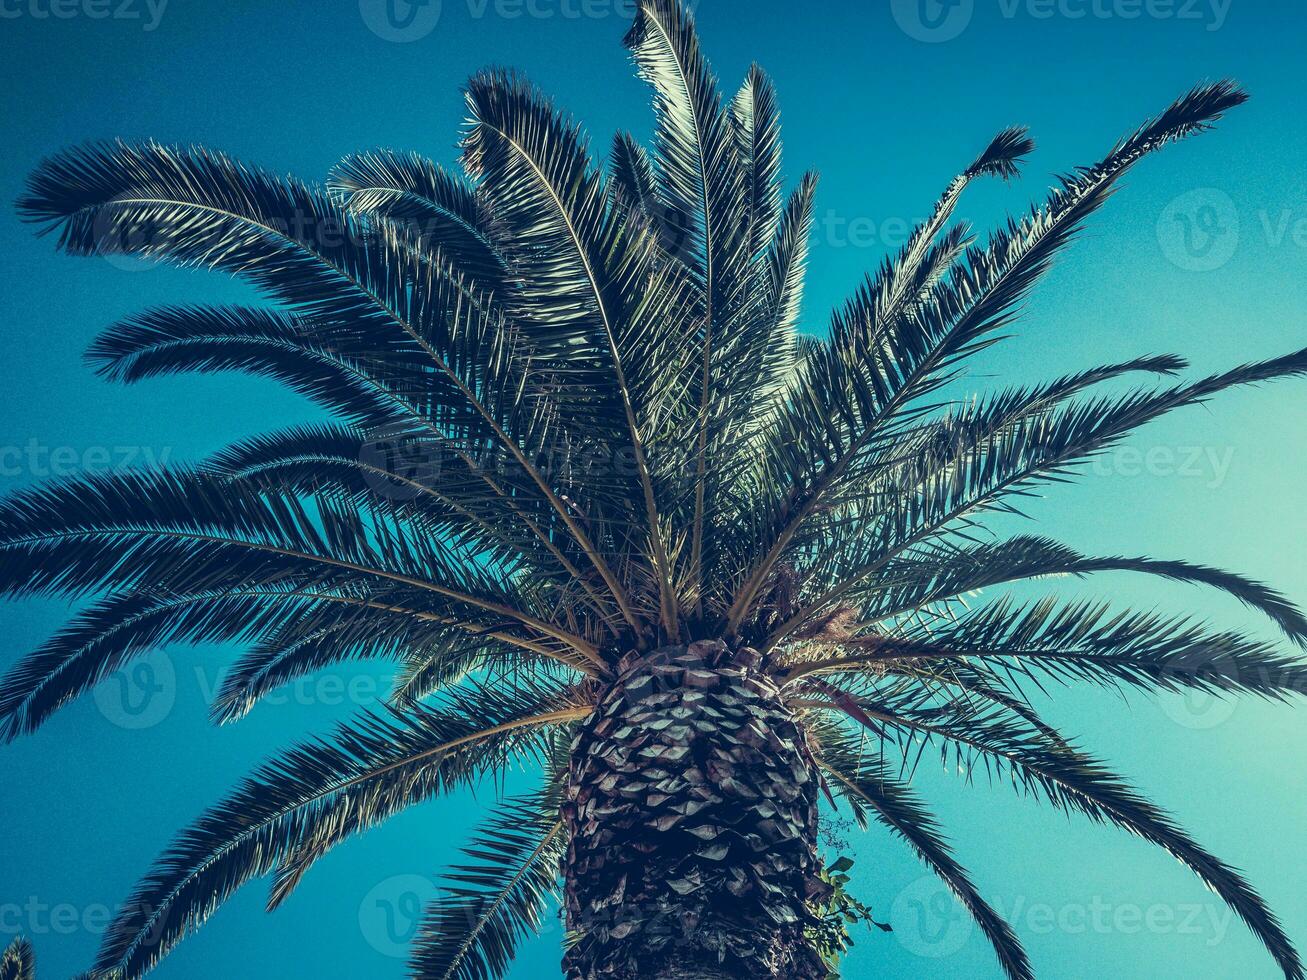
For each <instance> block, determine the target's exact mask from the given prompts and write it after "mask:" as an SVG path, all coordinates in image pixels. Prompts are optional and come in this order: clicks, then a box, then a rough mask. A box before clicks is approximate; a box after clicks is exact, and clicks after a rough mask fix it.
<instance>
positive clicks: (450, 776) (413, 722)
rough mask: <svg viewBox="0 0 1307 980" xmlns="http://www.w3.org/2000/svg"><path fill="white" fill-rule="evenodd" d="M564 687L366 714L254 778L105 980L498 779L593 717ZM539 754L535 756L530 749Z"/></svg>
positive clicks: (152, 903) (488, 693) (193, 847)
mask: <svg viewBox="0 0 1307 980" xmlns="http://www.w3.org/2000/svg"><path fill="white" fill-rule="evenodd" d="M588 710H589V709H588V708H587V707H585V706H584V703H583V702H582V701H580V700H578V694H577V692H575V691H573V690H569V689H567V688H559V687H552V688H551V687H535V686H519V687H518V688H516V689H506V688H503V687H495V688H486V687H471V688H463V689H459V690H458V691H455V692H450V693H449V694H447V695H445V696H444V697H443V700H442V703H438V704H435V705H411V706H409V707H408V708H407V709H405V710H403V711H400V710H393V711H390V712H388V713H385V714H368V715H363V716H361V717H359V718H358V719H357V720H355V721H354V722H352V723H348V724H346V725H343V726H341V727H340V728H339V729H338V730H337V732H336V734H335V736H334V737H333V738H332V739H330V740H319V741H314V742H308V743H305V744H304V745H302V746H300V747H298V748H295V749H292V750H290V751H288V752H286V753H283V754H282V755H281V756H279V757H278V758H276V759H274V760H272V761H271V762H269V763H267V764H266V765H265V766H264V767H263V768H261V769H260V770H258V771H257V772H255V773H254V774H253V775H252V776H250V777H249V778H248V779H247V780H246V781H245V782H244V783H242V784H241V785H240V786H239V787H238V788H237V789H236V791H235V792H234V793H233V794H232V795H231V796H230V797H229V798H228V799H227V800H226V801H224V802H222V803H220V804H218V805H217V806H215V807H214V808H213V809H211V810H210V811H209V812H208V813H207V814H205V815H204V816H203V817H202V818H201V819H200V821H199V822H198V823H196V824H195V825H194V826H193V827H192V828H191V829H190V830H188V831H187V832H186V833H185V834H183V835H182V836H181V837H179V838H178V840H177V842H176V843H175V844H174V846H173V848H172V849H171V850H169V851H168V852H167V853H165V854H164V855H163V857H161V858H160V859H159V862H158V863H157V864H156V865H155V868H154V870H153V871H152V872H151V873H150V874H149V875H148V876H147V877H146V878H145V879H143V880H142V882H141V883H140V885H139V886H138V887H137V890H136V892H135V894H134V895H133V896H132V897H131V899H130V900H129V901H128V902H127V904H126V906H125V907H124V911H123V912H122V913H121V914H120V915H119V916H118V918H117V919H116V920H115V921H114V923H113V926H112V927H111V929H110V931H109V932H108V934H107V935H106V936H105V940H104V944H103V946H102V948H101V951H100V957H99V960H98V962H97V964H96V969H97V970H122V971H123V972H124V973H126V974H127V975H129V976H139V975H140V974H141V973H142V972H144V971H145V970H148V969H150V968H151V967H152V966H153V965H154V964H155V963H156V962H158V960H159V958H160V957H161V956H163V955H164V954H165V953H167V951H168V950H169V949H170V948H171V947H172V946H173V945H175V944H176V943H177V941H179V940H180V939H181V938H182V937H183V936H184V935H185V934H186V933H187V932H188V931H190V930H191V929H193V928H195V927H196V926H198V925H199V924H200V923H201V922H203V921H204V920H205V919H206V918H207V917H208V916H209V914H210V913H211V912H212V911H213V909H214V908H215V907H216V906H217V905H218V904H220V903H221V902H222V901H223V900H225V899H226V898H227V897H228V896H230V895H231V894H232V893H233V892H234V891H235V890H236V889H237V888H239V887H240V886H241V885H242V884H244V883H245V882H247V881H249V880H250V879H251V878H255V877H259V876H262V875H266V874H268V873H270V872H272V871H276V872H277V877H276V881H275V883H274V886H273V892H272V898H271V900H270V902H271V904H273V905H275V904H278V903H280V902H281V901H283V900H284V899H285V898H286V897H287V895H289V893H290V892H291V891H292V890H293V889H294V887H295V885H297V884H298V882H299V880H300V879H301V878H302V876H303V875H304V873H305V872H306V871H307V870H308V868H309V867H310V866H311V865H312V864H313V863H314V862H315V861H316V860H317V859H318V858H319V857H321V856H322V855H323V854H325V853H326V852H327V851H328V850H330V849H331V847H333V846H334V845H335V844H337V843H339V842H340V841H342V840H345V839H347V838H348V837H350V836H352V835H353V834H355V833H358V832H359V831H361V830H364V829H366V828H368V827H370V826H373V825H375V824H376V823H378V822H380V821H382V820H384V819H386V818H387V817H389V816H392V815H393V814H395V813H396V812H398V811H400V810H402V809H405V808H407V807H409V806H412V805H413V804H415V803H417V802H420V801H422V800H425V799H430V798H432V797H434V796H437V795H443V794H444V793H447V792H449V791H450V790H451V789H452V788H454V787H457V786H462V785H467V784H469V783H470V782H472V781H474V780H475V779H476V778H478V776H480V775H482V774H484V773H486V772H487V771H493V770H495V769H496V768H498V767H500V766H502V765H503V764H504V762H505V761H506V760H507V759H508V758H510V757H512V756H513V755H516V754H518V753H520V752H522V751H523V750H524V744H525V743H530V742H534V744H535V745H536V746H537V748H536V749H535V751H537V752H538V751H542V749H541V748H539V746H541V745H543V743H541V742H540V739H541V738H542V737H543V734H544V733H545V732H547V731H548V728H549V726H551V725H557V724H561V723H564V722H566V721H568V720H575V719H577V718H580V717H583V716H584V714H585V713H586V712H587V711H588ZM528 750H529V749H528Z"/></svg>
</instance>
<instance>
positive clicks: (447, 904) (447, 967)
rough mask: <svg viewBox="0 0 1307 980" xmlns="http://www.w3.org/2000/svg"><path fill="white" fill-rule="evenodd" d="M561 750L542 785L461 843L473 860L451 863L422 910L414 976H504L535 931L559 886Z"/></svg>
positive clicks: (475, 979)
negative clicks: (432, 898) (434, 895)
mask: <svg viewBox="0 0 1307 980" xmlns="http://www.w3.org/2000/svg"><path fill="white" fill-rule="evenodd" d="M561 742H562V740H561V739H560V744H561ZM565 747H566V746H565V745H564V746H563V748H565ZM558 755H559V752H558V751H557V747H556V749H555V753H554V756H555V760H556V761H555V764H554V765H552V766H550V767H549V769H548V771H547V772H546V780H545V786H544V788H543V789H541V790H540V791H538V792H536V793H534V794H532V795H530V796H527V797H525V798H521V799H517V800H510V801H507V802H505V803H503V804H501V805H500V806H499V808H498V810H497V812H496V814H495V816H494V817H493V818H492V819H491V820H489V821H488V822H487V824H486V825H485V827H484V828H482V830H481V831H480V832H479V833H478V834H477V836H476V837H475V838H474V839H473V840H472V842H471V843H469V844H468V845H467V846H466V847H464V848H463V854H464V855H465V857H466V858H467V859H468V860H469V861H471V862H472V863H470V864H462V865H457V866H455V867H452V868H450V869H449V871H447V872H446V873H445V875H444V876H443V878H442V887H441V891H440V896H439V898H438V899H437V900H436V901H435V903H433V904H432V905H431V906H430V907H429V908H428V909H427V911H426V913H425V915H424V917H423V922H422V926H421V931H420V932H419V934H418V937H417V939H416V940H415V941H414V951H413V959H412V963H411V965H410V969H411V972H412V975H413V976H417V977H429V978H432V980H487V978H491V977H500V976H503V975H504V974H505V973H506V972H507V970H508V967H509V964H510V963H511V961H512V959H513V956H514V954H515V953H516V951H517V947H518V945H519V943H520V942H521V941H522V940H523V939H524V938H525V937H527V936H531V935H534V934H535V933H537V932H538V931H539V930H540V926H541V921H542V916H543V914H544V909H545V904H546V901H547V899H548V898H549V897H550V896H551V895H553V894H554V893H555V892H556V891H557V883H556V876H557V868H558V863H559V860H560V858H561V857H562V854H563V851H564V849H565V845H566V834H565V832H564V830H563V822H562V818H561V817H560V816H559V813H558V809H559V806H560V805H561V804H562V775H563V773H562V772H560V771H559V769H558V767H557V757H558ZM563 768H564V769H565V768H566V760H565V756H564V758H563Z"/></svg>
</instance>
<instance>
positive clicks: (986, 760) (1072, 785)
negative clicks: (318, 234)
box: [836, 698, 1304, 980]
mask: <svg viewBox="0 0 1307 980" xmlns="http://www.w3.org/2000/svg"><path fill="white" fill-rule="evenodd" d="M856 709H857V711H856V713H855V714H853V715H852V717H855V718H857V720H859V721H863V722H864V723H866V722H870V725H871V727H872V728H873V730H880V729H882V728H884V727H888V728H889V729H897V730H898V731H900V732H903V733H907V734H908V735H909V736H911V735H921V736H923V737H925V738H928V739H935V740H938V741H940V742H941V743H942V751H944V752H946V753H947V752H948V750H949V748H950V747H952V748H953V749H954V751H955V752H957V753H959V757H960V758H965V757H966V756H968V755H969V756H970V757H971V758H972V759H974V760H976V761H979V762H981V763H983V764H984V765H985V766H986V768H987V769H988V770H989V771H990V772H991V774H992V775H993V776H995V778H997V777H999V776H1003V777H1006V778H1007V779H1009V780H1010V781H1011V782H1012V783H1013V785H1014V786H1015V787H1016V788H1017V789H1018V790H1024V791H1025V792H1028V793H1034V794H1036V795H1037V796H1039V797H1042V798H1044V799H1046V800H1047V801H1048V802H1050V803H1051V804H1053V805H1054V806H1056V807H1058V808H1059V809H1064V810H1068V811H1074V812H1079V813H1082V814H1084V815H1085V816H1087V817H1089V818H1090V819H1091V820H1093V821H1094V822H1096V823H1107V824H1111V825H1113V826H1117V827H1120V828H1122V829H1124V830H1128V831H1130V832H1131V833H1133V834H1135V835H1136V836H1138V837H1141V838H1143V839H1144V840H1146V841H1148V842H1149V843H1151V844H1154V845H1156V846H1158V847H1161V848H1163V849H1164V850H1166V851H1167V852H1169V853H1170V854H1171V855H1172V856H1173V857H1175V858H1176V859H1177V860H1178V861H1180V862H1181V863H1182V864H1184V865H1185V866H1186V867H1188V868H1189V869H1190V870H1192V871H1193V872H1194V873H1195V874H1196V875H1198V877H1199V878H1201V879H1202V880H1203V882H1204V883H1205V884H1206V885H1207V886H1208V887H1209V888H1210V889H1211V890H1212V891H1214V892H1215V893H1216V894H1217V895H1219V896H1221V898H1222V899H1223V900H1224V901H1225V903H1226V904H1227V905H1229V906H1230V908H1231V909H1232V910H1233V911H1234V912H1235V913H1236V914H1237V915H1238V916H1239V917H1240V918H1241V919H1243V921H1244V922H1245V923H1246V924H1247V925H1248V927H1249V929H1251V930H1252V932H1253V934H1254V935H1256V936H1257V938H1258V939H1259V940H1260V941H1261V942H1262V944H1263V945H1265V946H1266V948H1267V950H1269V951H1270V953H1271V955H1272V956H1273V957H1274V958H1275V960H1276V962H1277V963H1278V964H1279V965H1280V969H1281V970H1282V971H1283V972H1284V975H1285V977H1286V978H1287V980H1302V977H1303V976H1304V973H1303V967H1302V963H1301V961H1300V960H1299V958H1298V954H1297V952H1296V951H1295V950H1294V948H1293V943H1292V942H1290V940H1289V938H1288V936H1286V935H1285V933H1284V930H1283V928H1282V927H1281V925H1280V922H1279V919H1278V918H1276V916H1275V914H1274V913H1273V912H1271V911H1270V910H1269V909H1268V908H1267V907H1266V905H1265V903H1264V902H1263V901H1262V899H1261V897H1260V896H1259V895H1258V894H1257V893H1256V891H1254V890H1253V888H1252V887H1251V886H1250V885H1249V884H1248V882H1247V881H1246V880H1245V879H1244V878H1243V876H1242V875H1241V874H1240V873H1239V872H1238V871H1236V870H1235V869H1234V868H1231V867H1230V866H1229V865H1227V864H1225V863H1224V862H1222V861H1220V860H1219V859H1217V858H1216V857H1213V856H1212V855H1211V854H1210V853H1208V852H1207V851H1206V850H1204V849H1203V848H1202V847H1201V846H1199V844H1198V843H1197V842H1195V841H1194V840H1193V839H1192V838H1190V837H1189V835H1188V834H1186V833H1185V832H1184V831H1183V830H1182V829H1181V828H1180V827H1179V826H1178V825H1177V824H1176V823H1175V821H1174V820H1173V819H1172V818H1171V817H1170V815H1169V814H1167V813H1166V812H1165V811H1164V810H1162V809H1161V808H1160V807H1158V806H1157V805H1155V804H1153V803H1151V802H1150V801H1149V800H1147V799H1146V798H1145V797H1143V796H1142V795H1141V794H1140V793H1139V792H1138V791H1136V790H1135V789H1134V788H1133V787H1132V786H1130V785H1129V784H1128V783H1127V782H1125V781H1124V780H1122V779H1121V778H1120V777H1119V776H1117V775H1115V774H1114V773H1113V772H1112V771H1111V770H1110V769H1109V768H1107V767H1106V766H1105V765H1104V764H1103V763H1101V762H1099V761H1098V760H1096V759H1094V758H1093V757H1092V756H1089V755H1086V754H1085V753H1083V752H1081V751H1080V750H1079V749H1076V748H1075V747H1074V746H1072V745H1071V744H1070V743H1068V742H1064V741H1060V740H1059V741H1057V742H1050V741H1049V740H1048V739H1047V737H1045V736H1044V735H1043V734H1041V733H1040V732H1038V731H1037V730H1034V729H1032V728H1031V727H1030V726H1029V725H1027V724H1025V723H1024V722H1021V721H1019V720H1017V719H1015V718H1013V717H1012V716H1011V715H1009V714H1007V713H1006V712H992V713H990V714H989V715H987V716H986V715H976V714H975V713H973V712H969V711H958V710H957V709H956V707H954V706H941V707H939V708H924V707H920V706H918V707H912V706H909V707H908V708H907V710H899V706H893V707H891V706H887V705H884V704H880V703H877V702H874V701H870V700H868V699H866V698H859V699H856ZM836 710H842V709H840V708H836ZM846 713H847V712H846ZM859 716H860V717H859ZM911 741H912V740H911V738H909V739H908V742H909V744H911ZM913 751H915V753H916V754H920V751H921V747H920V746H918V747H915V749H914V750H913Z"/></svg>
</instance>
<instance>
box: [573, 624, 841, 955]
mask: <svg viewBox="0 0 1307 980" xmlns="http://www.w3.org/2000/svg"><path fill="white" fill-rule="evenodd" d="M759 661H760V658H759V656H758V653H757V652H756V651H754V650H751V649H749V648H747V647H744V648H740V649H738V650H732V649H730V648H729V647H728V646H727V645H726V644H725V643H722V642H720V641H716V640H707V641H701V642H698V643H692V644H690V645H689V646H675V647H664V648H662V649H659V650H657V651H654V652H653V653H652V654H648V655H637V654H629V655H628V656H627V657H626V658H625V659H624V660H623V661H622V662H621V664H620V665H619V667H618V676H617V679H616V681H614V682H613V684H612V686H611V687H610V688H609V689H608V690H607V691H606V692H605V693H604V695H603V696H602V698H601V699H600V701H599V705H598V708H597V710H596V711H595V713H594V715H592V716H591V718H590V720H589V721H587V723H586V726H585V728H584V729H583V730H582V731H581V733H580V735H579V736H578V737H577V739H576V742H575V743H574V744H573V746H572V757H571V768H570V771H569V778H568V787H567V798H566V801H565V803H564V806H563V817H564V820H565V821H566V824H567V829H568V831H569V838H570V843H569V845H568V849H567V854H566V857H565V859H564V864H563V874H564V878H565V880H566V909H567V917H568V926H569V929H570V931H571V932H573V933H574V934H575V935H577V936H579V937H580V938H579V940H578V941H577V942H576V944H575V945H573V946H572V947H571V948H570V949H569V950H568V952H567V955H566V957H565V959H564V961H563V967H564V969H565V970H566V972H567V976H568V978H569V980H595V978H603V980H610V978H616V980H690V978H694V980H724V978H736V977H750V978H753V980H766V978H778V980H780V978H784V980H820V978H824V977H825V976H826V975H827V974H826V970H825V969H824V967H823V966H822V964H821V960H820V958H819V957H818V956H817V954H816V952H815V951H814V950H813V949H812V947H811V945H810V944H809V943H808V941H807V940H806V938H805V936H804V927H805V925H807V924H808V923H809V922H810V921H811V919H812V914H811V913H810V912H809V910H808V907H807V900H808V899H809V898H811V897H813V896H815V895H818V894H821V893H822V891H823V890H824V888H825V886H824V885H823V884H822V882H821V881H820V879H819V878H818V877H817V872H818V870H819V867H818V860H817V849H816V841H817V796H818V793H819V783H818V777H817V774H816V768H815V766H814V764H813V760H812V756H811V753H810V752H809V750H808V746H807V738H806V735H805V733H804V731H803V729H802V727H801V726H800V725H799V724H798V722H797V721H796V719H795V717H794V715H793V714H792V713H791V712H790V711H789V710H787V709H786V707H785V706H784V704H783V703H782V702H781V698H780V692H779V690H778V689H777V687H776V685H775V684H774V683H772V681H771V680H769V679H768V678H767V677H765V676H763V674H762V673H761V672H760V671H758V670H757V668H758V666H759Z"/></svg>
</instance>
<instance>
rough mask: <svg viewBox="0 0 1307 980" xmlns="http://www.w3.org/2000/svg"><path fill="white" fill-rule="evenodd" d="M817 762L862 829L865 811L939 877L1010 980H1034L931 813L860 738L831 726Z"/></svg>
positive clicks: (1017, 943) (821, 735)
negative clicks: (844, 799)
mask: <svg viewBox="0 0 1307 980" xmlns="http://www.w3.org/2000/svg"><path fill="white" fill-rule="evenodd" d="M816 738H817V744H818V749H817V760H818V764H819V765H820V766H821V767H822V768H823V769H825V770H826V772H827V773H828V774H829V775H830V777H831V778H832V780H833V782H834V787H835V791H836V792H837V793H839V794H841V795H843V796H844V797H845V798H846V799H847V800H849V802H850V804H851V805H853V806H854V807H855V811H854V812H855V814H857V815H858V816H859V818H860V820H861V821H862V822H864V825H865V816H864V815H863V813H864V811H865V810H866V809H870V810H871V811H872V813H873V815H874V816H875V818H876V820H877V821H879V822H880V823H881V824H883V825H884V826H885V827H887V828H888V829H889V830H891V831H892V832H893V833H894V834H895V835H897V836H898V837H900V838H902V839H903V840H904V841H905V842H906V843H907V845H908V846H909V847H911V848H912V850H913V851H914V852H915V853H916V855H917V857H918V858H920V859H921V861H922V863H924V864H925V865H926V866H927V867H929V868H930V869H931V870H932V871H934V872H935V874H937V875H938V876H939V879H940V881H942V882H943V883H944V884H945V886H947V888H948V889H949V891H951V892H952V893H953V894H954V896H956V898H957V900H958V901H959V902H960V903H961V904H962V907H963V908H965V909H966V910H967V912H968V913H969V914H970V915H971V917H972V918H973V919H975V921H976V924H977V925H978V926H980V929H981V931H982V932H984V934H985V938H987V939H988V940H989V942H990V945H991V946H993V947H994V954H995V955H996V956H997V957H998V961H999V964H1000V966H1002V968H1003V972H1004V974H1005V975H1006V976H1008V977H1009V978H1010V980H1033V978H1034V975H1035V974H1034V971H1033V970H1032V968H1031V966H1030V961H1029V959H1028V957H1027V956H1026V952H1025V950H1024V949H1023V948H1022V946H1021V940H1019V939H1018V938H1017V936H1016V934H1015V933H1014V932H1013V931H1012V927H1011V926H1009V925H1008V923H1007V922H1005V921H1004V920H1003V918H1002V916H1000V915H999V914H998V913H997V912H996V911H994V909H993V907H992V906H990V905H989V903H988V902H986V901H985V900H984V898H982V897H981V895H980V893H979V892H978V891H977V890H976V887H975V885H974V884H973V883H972V881H971V877H970V875H968V874H967V872H966V869H965V868H963V867H962V866H961V865H960V864H959V863H958V862H957V859H956V858H955V857H954V856H953V851H952V848H951V847H950V846H949V843H948V841H947V840H946V839H945V838H944V836H943V833H942V832H941V830H940V827H939V824H938V822H937V821H936V819H935V817H934V815H932V814H931V813H930V811H929V810H927V809H926V806H925V804H924V803H923V802H922V801H921V799H920V798H919V797H918V796H917V794H916V793H914V792H913V791H912V789H911V787H909V786H908V785H907V784H905V783H903V782H901V781H900V780H899V779H898V778H896V777H895V775H894V774H893V773H892V772H890V771H889V769H888V768H887V767H886V766H885V765H884V763H883V762H881V761H880V760H878V759H877V758H876V756H875V755H874V754H869V753H868V752H866V751H865V750H864V749H863V748H862V747H861V744H860V742H859V740H857V739H855V738H853V737H851V736H850V735H849V734H848V733H847V731H845V730H844V729H841V728H839V727H838V726H834V725H827V726H824V727H822V728H820V729H819V730H818V732H817V733H816Z"/></svg>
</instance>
